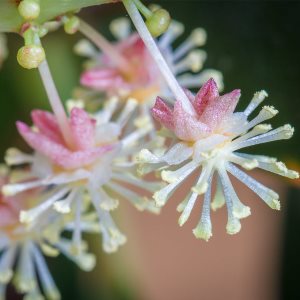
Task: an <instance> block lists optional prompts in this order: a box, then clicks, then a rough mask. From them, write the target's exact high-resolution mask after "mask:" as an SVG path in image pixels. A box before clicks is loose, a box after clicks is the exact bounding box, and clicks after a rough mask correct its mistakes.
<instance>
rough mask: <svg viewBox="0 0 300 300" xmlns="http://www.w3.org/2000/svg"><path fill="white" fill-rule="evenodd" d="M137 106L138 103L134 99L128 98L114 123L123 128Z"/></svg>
mask: <svg viewBox="0 0 300 300" xmlns="http://www.w3.org/2000/svg"><path fill="white" fill-rule="evenodd" d="M137 105H138V102H137V100H136V99H134V98H129V99H128V100H127V101H126V104H125V107H124V108H123V110H122V112H121V114H120V116H119V117H118V119H117V120H116V123H117V124H119V125H120V126H121V127H124V126H125V124H126V123H127V121H128V120H129V118H130V116H131V114H132V113H133V111H134V110H135V108H136V107H137Z"/></svg>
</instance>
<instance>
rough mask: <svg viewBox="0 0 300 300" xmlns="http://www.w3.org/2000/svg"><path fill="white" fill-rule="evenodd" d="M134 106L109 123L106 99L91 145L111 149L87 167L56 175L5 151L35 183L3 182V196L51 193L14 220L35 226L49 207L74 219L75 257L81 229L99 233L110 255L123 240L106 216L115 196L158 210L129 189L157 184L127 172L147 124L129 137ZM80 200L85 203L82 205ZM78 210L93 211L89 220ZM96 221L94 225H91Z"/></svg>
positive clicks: (46, 165)
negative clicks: (45, 189) (35, 190)
mask: <svg viewBox="0 0 300 300" xmlns="http://www.w3.org/2000/svg"><path fill="white" fill-rule="evenodd" d="M73 105H74V103H73ZM71 106H72V105H71ZM136 106H137V102H136V101H135V100H134V99H129V100H128V101H127V103H126V105H125V106H124V108H123V110H122V111H121V112H120V113H119V114H118V115H117V117H116V118H115V120H112V117H113V114H114V112H115V110H116V109H117V107H118V99H117V98H111V99H110V100H108V101H107V102H106V104H105V106H104V109H103V110H101V111H99V112H97V113H96V114H95V115H94V116H93V117H94V118H95V119H96V121H97V144H114V145H115V149H114V150H112V151H109V152H108V153H107V154H104V155H103V156H102V157H101V158H100V159H99V160H97V161H96V162H94V163H93V165H91V166H88V167H87V168H85V167H82V168H78V169H76V170H75V171H59V172H57V171H55V170H54V168H53V166H52V163H51V162H50V161H49V160H48V159H47V158H46V157H44V156H42V155H41V154H39V153H34V154H33V155H28V154H24V153H22V152H20V151H19V150H16V149H10V150H8V152H7V155H6V163H7V164H8V165H16V164H25V163H27V164H31V166H32V169H31V176H32V177H33V178H37V179H35V180H29V181H26V182H22V183H12V184H6V185H4V186H3V188H2V192H3V194H4V195H6V196H13V195H15V194H17V193H20V192H24V191H26V190H29V189H32V188H35V187H40V186H44V187H51V188H52V189H54V187H55V192H53V195H51V197H48V198H47V199H46V200H45V201H43V202H42V203H41V204H39V205H37V206H36V207H34V208H32V209H30V210H27V211H22V212H21V214H20V221H21V222H22V223H25V224H31V223H32V222H35V221H36V220H38V219H39V217H40V216H41V215H43V214H44V213H45V211H47V210H49V209H54V210H55V211H57V212H58V213H62V214H69V213H70V212H71V213H72V214H73V216H74V218H73V220H72V226H69V228H72V229H73V238H72V241H73V245H72V247H73V249H74V252H75V253H79V252H80V249H81V244H82V238H81V235H82V231H84V230H83V229H91V230H92V231H93V232H95V231H98V232H100V233H101V234H102V238H103V249H104V251H106V252H114V251H116V250H117V249H118V247H119V246H120V245H122V244H124V243H125V241H126V238H125V236H124V235H123V234H122V233H121V232H120V231H119V229H118V228H117V226H116V225H115V223H114V221H113V219H112V217H111V213H110V211H112V210H114V209H115V208H117V206H118V203H119V200H118V199H119V198H125V199H127V200H128V201H130V202H131V203H132V204H133V205H134V206H135V207H136V208H138V209H139V210H148V211H151V212H155V213H156V212H158V210H159V209H158V208H157V207H155V205H154V203H153V202H152V201H149V199H147V197H146V196H140V195H139V194H138V193H137V192H134V191H132V189H131V188H132V187H133V188H135V189H142V190H144V191H148V192H151V191H154V190H155V189H156V188H157V187H158V186H159V185H160V184H157V183H153V182H146V181H143V180H142V179H140V178H138V177H136V176H135V175H134V174H132V172H131V171H133V169H134V163H133V162H132V161H131V157H132V156H133V155H134V154H135V153H137V151H139V149H141V148H142V146H141V145H139V143H138V142H139V141H140V140H145V139H144V137H145V136H147V135H148V134H149V132H150V131H151V129H152V127H151V125H148V126H144V127H142V128H136V129H135V130H132V128H131V129H130V130H129V133H126V130H127V129H128V127H130V126H133V125H130V124H128V120H129V119H130V116H131V115H132V114H133V112H134V110H135V108H136ZM151 143H153V141H149V143H148V144H149V146H150V145H151ZM128 185H129V186H130V187H128ZM83 199H85V200H84V201H83ZM84 206H85V207H87V209H88V210H89V209H91V210H93V211H94V212H95V215H94V216H93V218H92V219H91V218H88V219H86V220H85V219H84V214H83V212H85V211H86V210H87V209H83V208H84ZM90 207H91V208H90ZM97 219H98V222H99V223H98V225H96V221H97Z"/></svg>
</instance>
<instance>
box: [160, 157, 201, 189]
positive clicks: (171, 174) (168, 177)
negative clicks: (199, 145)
mask: <svg viewBox="0 0 300 300" xmlns="http://www.w3.org/2000/svg"><path fill="white" fill-rule="evenodd" d="M197 167H198V164H196V163H195V162H194V161H191V162H189V163H187V164H185V165H184V166H183V167H181V168H178V169H177V170H176V171H165V170H163V171H162V172H161V178H162V180H164V181H166V182H168V183H174V182H177V181H180V180H181V176H182V175H183V174H185V172H186V171H188V170H190V169H191V168H193V169H195V168H197ZM193 192H195V193H196V191H193Z"/></svg>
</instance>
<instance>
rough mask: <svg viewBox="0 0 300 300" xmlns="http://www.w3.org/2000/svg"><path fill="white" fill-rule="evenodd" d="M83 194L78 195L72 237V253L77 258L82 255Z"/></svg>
mask: <svg viewBox="0 0 300 300" xmlns="http://www.w3.org/2000/svg"><path fill="white" fill-rule="evenodd" d="M81 196H82V195H81V193H80V194H77V195H76V206H75V220H74V225H75V227H74V231H73V236H72V243H73V247H72V249H71V252H72V253H73V254H74V255H75V256H77V255H80V254H81V250H82V249H81V226H80V223H81Z"/></svg>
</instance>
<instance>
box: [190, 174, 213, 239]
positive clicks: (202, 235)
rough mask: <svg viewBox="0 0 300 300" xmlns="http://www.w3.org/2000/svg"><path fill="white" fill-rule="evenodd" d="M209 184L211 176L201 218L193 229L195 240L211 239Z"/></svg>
mask: <svg viewBox="0 0 300 300" xmlns="http://www.w3.org/2000/svg"><path fill="white" fill-rule="evenodd" d="M211 182H212V176H210V178H209V180H208V186H209V188H208V189H207V191H206V193H205V195H204V203H203V207H202V213H201V218H200V221H199V223H198V225H197V226H196V227H195V228H194V229H193V233H194V235H195V237H196V238H197V239H203V240H205V241H208V240H209V239H210V238H211V237H212V225H211V219H210V201H211Z"/></svg>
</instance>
